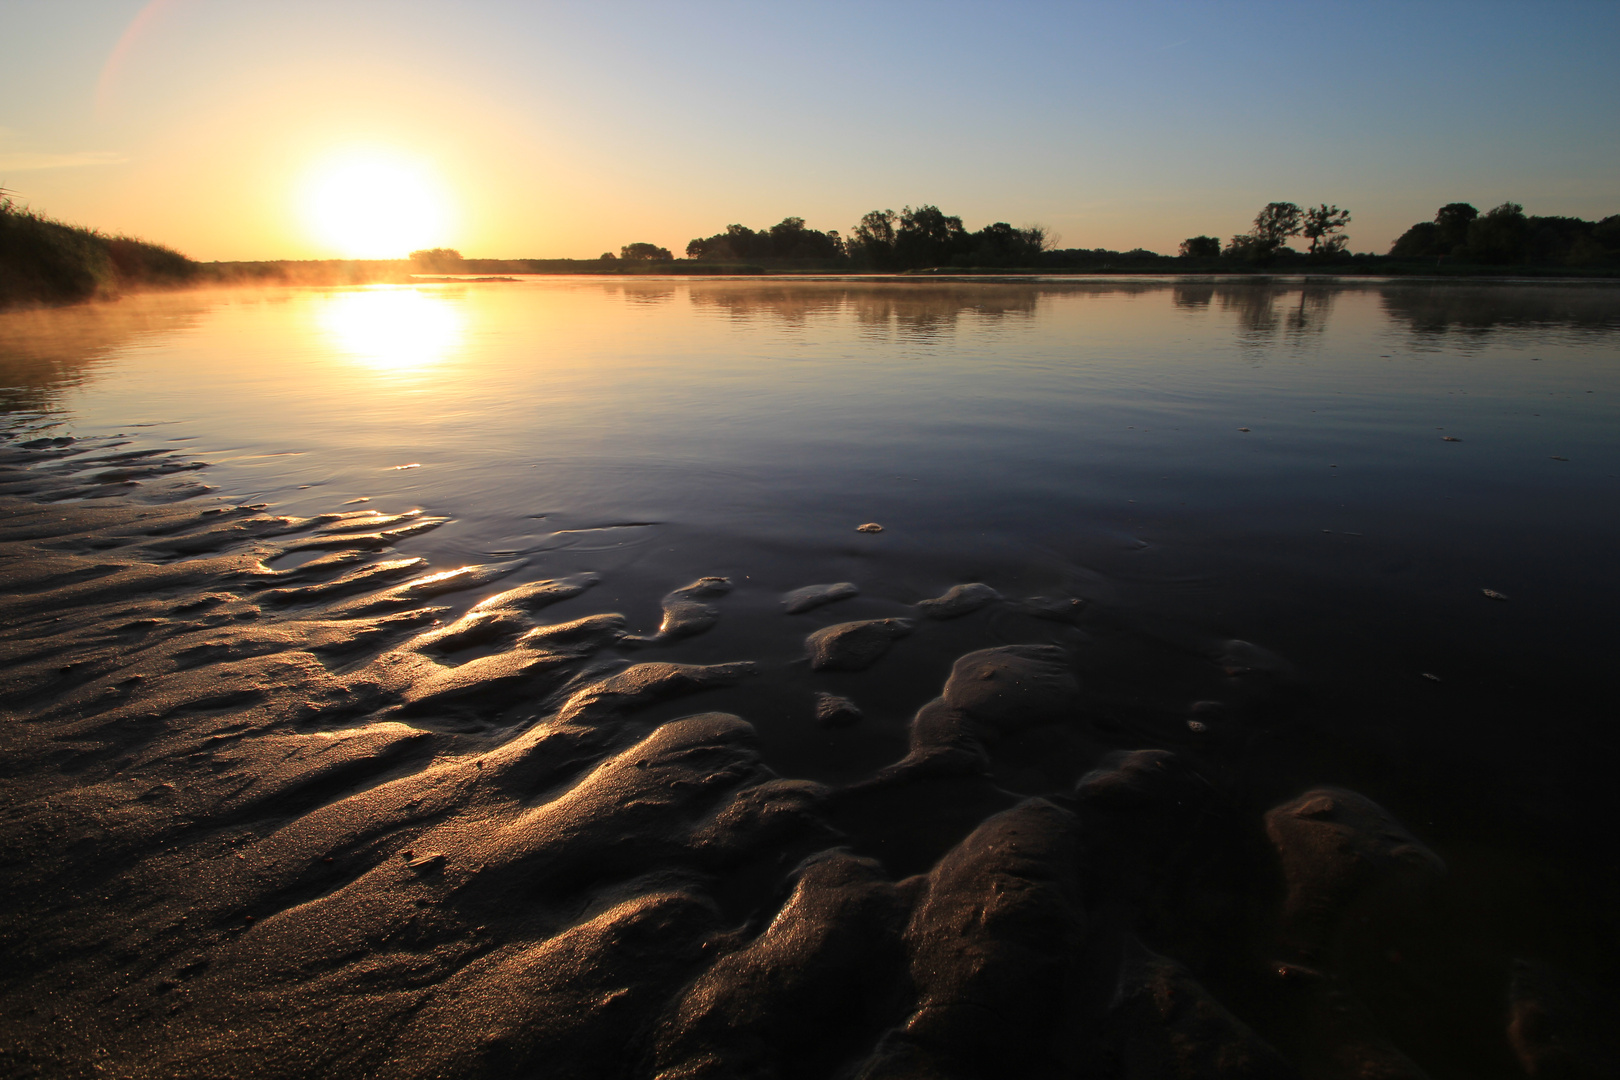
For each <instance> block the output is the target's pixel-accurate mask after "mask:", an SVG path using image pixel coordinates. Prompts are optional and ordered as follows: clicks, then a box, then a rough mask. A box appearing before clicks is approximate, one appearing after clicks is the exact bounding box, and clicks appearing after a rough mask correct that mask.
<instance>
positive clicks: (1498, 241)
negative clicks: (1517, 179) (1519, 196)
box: [1468, 202, 1530, 263]
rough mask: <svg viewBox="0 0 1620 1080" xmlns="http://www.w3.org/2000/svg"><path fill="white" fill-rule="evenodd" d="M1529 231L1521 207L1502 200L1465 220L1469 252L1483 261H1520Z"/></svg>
mask: <svg viewBox="0 0 1620 1080" xmlns="http://www.w3.org/2000/svg"><path fill="white" fill-rule="evenodd" d="M1529 231H1530V230H1529V222H1528V221H1527V220H1525V216H1524V207H1522V206H1520V205H1519V204H1518V203H1513V202H1505V203H1503V204H1502V205H1501V206H1498V207H1495V208H1494V209H1491V210H1487V211H1486V212H1485V213H1483V214H1481V215H1480V216H1479V217H1477V218H1475V219H1474V220H1473V221H1470V222H1469V223H1468V254H1469V256H1470V257H1471V258H1473V259H1476V260H1478V261H1479V262H1484V263H1513V262H1522V261H1524V257H1525V254H1526V251H1525V248H1526V241H1527V240H1528V238H1529Z"/></svg>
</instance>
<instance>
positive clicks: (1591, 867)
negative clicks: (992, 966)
mask: <svg viewBox="0 0 1620 1080" xmlns="http://www.w3.org/2000/svg"><path fill="white" fill-rule="evenodd" d="M0 384H3V385H4V386H5V387H6V389H4V390H3V391H0V393H3V395H4V397H3V399H0V400H3V401H4V403H5V408H6V409H7V411H8V414H9V416H10V421H9V422H10V423H12V424H13V425H14V426H17V427H22V428H29V429H33V428H40V427H49V428H50V429H51V431H50V433H52V434H56V433H73V434H79V435H92V434H108V433H115V432H121V433H124V434H126V435H127V436H129V437H130V438H131V439H132V440H133V444H134V447H136V448H139V447H146V446H176V447H180V448H183V450H184V453H185V454H186V455H188V456H195V457H196V458H197V459H199V460H203V461H207V462H210V463H211V466H210V467H209V468H208V469H207V470H206V471H205V472H204V473H202V474H200V475H202V476H203V477H204V478H205V479H206V480H207V482H208V483H210V484H213V485H216V486H217V491H215V492H213V493H211V494H210V495H209V496H206V497H209V498H224V499H228V500H230V501H232V502H243V501H264V502H268V503H270V504H272V505H273V506H274V507H275V508H276V509H277V510H278V511H281V512H291V513H310V512H318V511H327V510H332V509H336V508H339V507H340V506H341V505H342V504H346V503H348V502H349V501H350V500H354V499H359V498H369V499H370V500H371V502H370V503H369V504H368V505H369V506H371V507H376V508H378V509H384V510H394V509H405V508H408V507H415V506H420V507H423V508H426V509H427V510H429V511H431V512H433V513H437V514H448V515H450V516H452V517H453V519H454V520H453V522H452V523H451V524H450V525H447V526H446V527H444V528H442V529H440V530H438V531H437V532H434V533H431V534H428V535H426V536H424V537H421V538H418V539H414V540H412V541H410V542H409V544H408V545H407V546H408V547H410V548H412V549H414V550H416V551H419V552H421V553H423V554H428V555H431V556H432V557H433V558H434V560H435V562H437V563H441V564H444V565H453V564H457V563H461V562H472V561H478V562H485V561H490V560H491V559H492V558H501V557H511V556H524V557H527V558H529V559H530V560H531V562H530V563H529V565H528V566H527V567H525V569H524V571H522V572H521V573H522V575H523V576H528V577H542V576H552V575H555V574H562V573H570V572H573V571H576V570H583V569H588V570H595V571H599V572H601V573H602V574H603V575H604V579H605V583H604V585H603V586H602V587H601V588H600V589H599V590H598V591H597V592H596V593H593V594H592V595H593V601H596V602H600V603H601V604H602V605H605V606H604V607H603V608H602V609H604V610H620V611H623V612H625V613H626V614H627V615H629V616H630V617H631V619H632V622H633V623H636V622H640V623H643V624H646V626H647V627H649V628H650V627H651V626H652V625H655V624H656V622H657V611H658V598H659V596H661V595H662V594H663V593H664V592H666V591H667V590H668V589H670V588H672V587H674V586H678V585H681V584H684V583H685V582H687V581H689V580H691V579H692V578H694V577H696V576H699V575H703V574H724V575H727V576H729V577H730V578H732V580H733V581H734V582H736V583H737V586H738V588H737V591H736V592H734V593H733V594H732V595H731V596H730V597H728V598H727V599H726V600H725V601H724V602H723V605H722V606H723V609H724V612H725V614H724V617H723V619H722V622H721V624H720V625H719V626H718V627H717V628H716V629H715V630H714V631H713V632H711V633H709V634H707V635H705V636H703V637H701V638H696V639H693V640H691V641H688V642H685V643H682V644H681V645H680V646H679V647H678V648H677V649H676V650H672V652H671V655H670V656H669V658H671V659H679V660H683V661H694V662H695V661H709V660H731V659H742V658H750V659H756V660H760V661H761V662H762V663H764V664H766V665H767V670H768V672H769V673H770V677H768V678H765V679H762V680H759V681H757V682H755V683H752V684H750V685H749V686H746V687H741V688H737V689H735V690H726V691H721V692H718V693H716V694H715V695H713V697H714V705H713V707H716V708H726V709H732V710H734V711H737V712H739V713H742V714H743V715H745V716H748V717H749V718H750V719H751V720H753V721H754V722H755V723H756V724H757V725H758V726H759V728H760V730H761V734H762V737H763V739H764V741H765V745H766V750H767V756H768V759H770V760H771V761H772V764H773V765H775V766H776V767H777V768H778V769H779V770H780V771H782V772H784V773H786V774H788V775H799V776H810V777H814V778H818V779H824V780H829V781H841V780H847V779H851V778H854V777H858V776H861V775H865V774H866V773H868V772H869V771H870V770H872V769H873V768H875V767H877V766H879V765H881V764H883V763H885V762H888V761H892V760H894V759H895V758H896V757H898V756H899V754H900V753H902V752H903V747H904V744H905V725H906V721H907V719H908V718H909V717H910V715H911V714H912V712H914V711H915V710H916V708H917V707H918V706H919V705H921V704H922V703H923V702H924V701H926V700H927V699H928V698H929V697H931V696H933V695H934V694H935V693H937V692H938V687H939V686H940V684H941V681H942V679H943V677H944V674H945V672H946V671H948V669H949V666H950V663H951V662H952V660H953V659H954V658H955V657H956V656H957V655H960V653H962V652H963V651H966V650H968V649H972V648H980V647H984V646H985V645H989V644H995V643H999V642H1005V641H1041V640H1055V641H1061V642H1063V643H1066V644H1069V645H1071V646H1073V647H1075V648H1076V649H1077V650H1079V653H1080V655H1081V656H1082V657H1084V658H1087V659H1083V660H1082V667H1083V668H1085V669H1086V671H1087V675H1088V678H1089V679H1090V685H1091V686H1092V687H1093V689H1094V690H1095V692H1096V693H1097V695H1098V699H1099V701H1101V702H1103V703H1104V704H1103V706H1102V707H1103V709H1104V711H1105V712H1107V711H1110V710H1111V711H1112V713H1113V714H1114V715H1115V716H1116V717H1117V718H1118V722H1119V723H1121V724H1124V725H1127V727H1130V726H1132V725H1134V727H1132V728H1131V729H1132V730H1135V731H1138V732H1140V733H1141V739H1140V741H1141V743H1142V745H1164V746H1169V747H1171V748H1182V747H1184V746H1187V745H1189V743H1190V741H1192V740H1195V739H1196V736H1194V735H1193V734H1192V733H1190V732H1189V731H1188V730H1187V728H1186V725H1185V718H1186V716H1187V715H1188V714H1187V712H1186V709H1187V706H1188V705H1189V704H1190V703H1191V702H1192V701H1193V700H1196V699H1197V698H1199V697H1205V696H1208V695H1209V694H1210V693H1211V692H1212V691H1211V690H1210V686H1211V685H1212V684H1211V683H1210V679H1211V678H1212V677H1213V675H1214V674H1216V672H1215V671H1214V668H1215V665H1214V664H1213V662H1212V660H1211V658H1212V657H1213V656H1215V655H1216V654H1217V653H1218V651H1219V649H1220V648H1221V643H1222V642H1224V641H1226V640H1228V639H1232V638H1239V639H1244V640H1247V641H1250V642H1254V643H1256V644H1258V645H1261V646H1263V647H1264V648H1266V649H1268V650H1271V651H1273V652H1275V653H1276V654H1279V655H1280V656H1281V657H1282V658H1283V659H1284V660H1285V661H1286V662H1287V664H1288V665H1289V668H1290V671H1289V673H1288V675H1287V676H1286V677H1285V678H1283V679H1281V680H1279V682H1280V684H1282V685H1285V686H1286V687H1287V689H1286V691H1285V692H1283V693H1282V695H1281V696H1280V697H1279V698H1277V699H1276V700H1275V701H1273V702H1272V703H1271V704H1270V705H1268V706H1266V708H1267V709H1269V710H1270V711H1265V710H1261V712H1260V713H1257V714H1256V715H1264V716H1266V717H1267V718H1268V719H1267V720H1266V722H1265V724H1264V725H1261V726H1260V727H1259V728H1256V729H1255V730H1263V737H1261V736H1260V735H1254V736H1253V738H1252V742H1251V743H1250V744H1249V749H1248V750H1247V751H1245V754H1246V756H1244V757H1242V758H1241V760H1242V761H1243V762H1244V765H1243V766H1242V767H1243V768H1246V769H1249V770H1251V771H1252V773H1253V775H1254V777H1255V779H1254V786H1255V791H1256V795H1255V799H1256V800H1257V805H1258V806H1259V807H1260V808H1261V809H1263V808H1264V806H1265V805H1270V804H1271V803H1269V802H1266V800H1267V799H1270V800H1272V801H1273V802H1274V801H1278V800H1280V799H1283V798H1288V797H1291V796H1292V795H1293V794H1296V793H1297V792H1298V791H1299V790H1301V789H1302V788H1303V787H1305V786H1308V785H1311V784H1317V783H1338V784H1343V785H1346V786H1350V787H1353V788H1356V789H1358V790H1361V791H1363V792H1365V793H1366V794H1368V795H1370V796H1371V797H1373V798H1375V799H1377V800H1379V801H1380V802H1383V803H1384V804H1385V805H1387V806H1389V807H1390V809H1392V810H1393V811H1394V812H1395V813H1396V814H1397V815H1398V816H1400V817H1401V818H1402V819H1403V820H1404V821H1406V823H1407V824H1408V825H1409V826H1410V827H1411V828H1412V829H1413V831H1414V832H1415V833H1417V835H1419V836H1420V837H1421V838H1423V839H1424V840H1425V841H1426V842H1428V843H1430V844H1431V845H1432V846H1433V847H1435V849H1436V850H1437V851H1439V852H1440V853H1441V854H1442V855H1443V856H1445V857H1446V859H1447V861H1448V863H1449V864H1450V866H1451V870H1452V880H1453V881H1454V882H1455V883H1456V888H1457V892H1458V895H1459V896H1466V897H1467V898H1468V899H1467V900H1466V901H1463V900H1459V901H1458V904H1459V906H1458V908H1457V911H1458V912H1460V913H1461V914H1459V915H1458V917H1459V918H1462V919H1466V920H1468V921H1469V925H1470V926H1471V927H1472V928H1473V929H1472V932H1471V934H1470V935H1469V937H1468V942H1470V944H1466V945H1464V944H1459V945H1458V946H1457V948H1456V951H1455V955H1453V956H1450V957H1449V959H1448V960H1447V963H1448V964H1450V965H1451V966H1452V968H1454V969H1455V970H1456V971H1457V973H1458V977H1459V978H1461V979H1462V980H1463V981H1464V982H1466V975H1467V972H1468V970H1469V965H1470V964H1474V963H1477V964H1479V965H1480V966H1481V970H1483V969H1484V968H1487V967H1490V965H1491V964H1494V963H1495V962H1496V960H1495V959H1488V958H1499V957H1502V956H1510V955H1520V954H1534V955H1537V956H1546V957H1549V958H1552V959H1554V960H1556V961H1558V962H1560V963H1563V964H1565V965H1567V966H1572V967H1575V968H1578V969H1581V970H1583V971H1585V972H1587V973H1588V974H1589V975H1594V976H1601V977H1604V978H1612V977H1613V976H1614V974H1615V971H1616V965H1617V964H1620V922H1617V920H1616V918H1615V915H1614V912H1615V911H1617V910H1620V872H1617V869H1616V856H1617V850H1616V845H1615V843H1614V841H1613V839H1612V833H1611V832H1609V831H1608V830H1606V829H1605V828H1602V827H1601V825H1600V823H1602V822H1604V821H1605V820H1612V818H1613V815H1614V814H1615V813H1616V812H1617V811H1620V798H1617V796H1616V792H1617V791H1620V784H1617V783H1616V781H1615V778H1614V774H1613V770H1614V753H1615V750H1616V748H1617V745H1620V738H1617V737H1616V734H1615V720H1616V712H1615V708H1614V692H1613V690H1612V689H1611V686H1610V680H1611V677H1612V673H1613V671H1614V659H1613V657H1614V652H1615V646H1616V634H1615V630H1614V626H1615V615H1614V610H1615V598H1616V597H1617V596H1620V589H1617V586H1620V569H1617V560H1616V558H1615V552H1616V540H1617V538H1620V498H1617V496H1620V439H1617V434H1616V433H1617V431H1620V287H1616V286H1613V285H1602V284H1590V285H1588V284H1556V285H1548V284H1512V283H1491V284H1465V283H1455V282H1445V283H1433V284H1426V283H1417V282H1407V283H1380V282H1357V283H1353V284H1336V283H1332V282H1314V281H1303V282H1302V281H1298V280H1275V281H1270V282H1254V281H1251V282H1241V283H1210V282H1196V281H1169V280H1166V281H1138V280H1131V281H1120V280H1110V281H1063V282H1007V281H990V282H971V281H962V282H950V281H937V282H906V283H871V282H861V281H858V280H855V281H850V280H829V281H813V282H783V281H779V280H775V281H773V280H761V281H737V280H689V279H680V280H661V279H634V280H608V281H601V280H586V279H532V280H523V281H519V282H513V283H479V284H446V285H431V286H420V287H371V288H358V289H341V290H280V291H266V292H240V293H238V292H226V291H220V292H202V293H193V294H181V295H169V296H153V297H144V298H134V299H130V300H126V301H124V302H121V303H119V304H116V305H111V306H108V307H103V308H95V309H75V310H67V311H58V312H51V313H46V314H34V315H10V316H5V317H4V318H3V319H0ZM1448 437H1449V440H1455V441H1448ZM863 522H878V523H880V524H882V525H883V527H884V531H883V532H882V533H881V534H877V535H863V534H859V533H857V532H855V526H857V525H859V524H861V523H863ZM839 580H851V581H855V582H857V583H858V584H859V585H860V586H861V588H862V590H863V595H862V596H861V597H860V598H859V599H857V600H855V601H850V602H848V603H846V604H841V605H838V606H836V607H834V608H831V609H826V611H825V612H823V613H818V615H817V618H819V619H820V622H821V623H828V622H833V621H838V620H841V619H848V618H861V617H872V616H881V615H903V614H906V613H907V611H908V608H907V605H909V604H911V603H913V602H915V601H916V600H917V599H920V598H923V597H927V596H934V595H937V594H939V593H940V592H942V591H943V590H944V589H945V588H947V587H948V586H950V585H952V584H955V583H957V582H964V581H984V582H988V583H989V584H991V585H993V586H994V587H996V588H997V589H999V590H1000V591H1001V592H1002V593H1003V594H1005V595H1007V596H1009V597H1024V596H1032V595H1046V596H1064V597H1077V598H1081V599H1084V600H1086V601H1088V602H1089V605H1090V606H1089V608H1088V609H1087V611H1088V613H1089V614H1088V621H1085V622H1083V623H1082V624H1081V625H1080V626H1079V627H1068V626H1060V625H1056V624H1052V623H1047V622H1041V621H1040V620H1036V619H1033V618H1030V617H1027V616H1023V615H1019V614H1018V613H1016V612H1015V611H1013V610H1011V609H1005V610H1002V609H998V610H996V611H991V612H986V613H981V614H979V615H975V616H972V617H970V618H968V619H964V620H961V621H959V622H952V623H944V624H937V625H930V626H926V627H924V628H922V629H921V630H919V632H918V633H917V634H916V635H915V636H914V638H911V639H908V640H907V641H906V642H903V643H902V644H901V645H900V646H897V647H896V649H895V650H894V651H893V653H891V654H890V656H888V657H887V658H885V660H884V661H883V662H882V663H880V664H879V665H877V666H876V667H875V668H873V669H872V670H871V671H869V672H865V673H860V674H858V675H845V676H815V677H814V681H812V676H811V675H810V674H809V673H808V672H807V671H806V670H805V669H804V667H803V665H802V663H799V662H798V660H797V658H798V657H799V655H800V653H801V651H802V645H801V642H802V638H803V635H804V633H805V632H806V629H807V626H811V625H815V624H816V623H815V621H814V620H812V621H811V622H809V623H806V622H805V621H802V620H793V619H788V618H786V617H784V616H782V615H781V614H780V612H779V608H778V604H777V596H778V594H779V593H780V592H781V591H783V590H786V589H789V588H793V587H796V586H800V585H804V584H808V583H814V582H828V581H839ZM1483 589H1491V590H1495V591H1497V592H1499V593H1502V594H1505V595H1506V596H1507V597H1509V600H1508V601H1507V602H1505V603H1504V602H1500V601H1492V600H1490V599H1488V598H1486V597H1485V595H1484V594H1483V593H1482V590H1483ZM576 614H577V613H576ZM822 614H825V615H826V618H820V616H821V615H822ZM821 686H830V687H832V688H834V689H840V690H842V691H844V692H848V693H851V694H852V695H853V696H856V697H857V698H858V699H859V700H860V701H861V702H862V704H863V705H864V706H865V707H866V710H867V714H868V718H869V722H866V723H864V724H863V725H861V726H859V727H857V728H852V729H847V730H845V731H838V732H827V731H823V730H821V729H818V728H816V727H815V726H814V724H813V723H809V722H807V720H806V716H807V715H808V712H807V709H808V706H807V705H806V704H805V702H806V701H807V700H808V693H809V691H810V689H811V688H813V687H821ZM688 711H689V710H688ZM1251 734H1252V733H1251ZM1249 737H1250V735H1246V736H1245V738H1249ZM1003 756H1004V757H1005V759H1006V764H1005V766H998V768H1001V769H1002V774H1001V775H1000V776H999V777H998V779H999V780H1000V781H1001V782H1003V783H1004V784H1005V785H1007V786H1009V787H1011V788H1013V789H1015V790H1025V791H1032V792H1038V791H1042V790H1049V789H1052V788H1054V787H1058V786H1066V785H1067V784H1069V783H1071V782H1072V781H1073V779H1074V777H1075V776H1077V775H1078V774H1079V773H1080V772H1083V771H1084V769H1085V768H1088V767H1089V766H1090V764H1091V762H1090V760H1088V759H1087V756H1086V751H1085V749H1084V748H1083V747H1078V746H1071V745H1067V744H1057V743H1041V742H1039V741H1038V740H1037V741H1036V742H1035V743H1032V744H1031V745H1029V746H1026V747H1023V748H1021V749H1020V748H1013V749H1012V750H1009V751H1008V752H1007V753H1006V754H1005V755H1003ZM899 869H905V868H904V867H901V868H899ZM1482 943H1483V944H1482ZM1482 957H1485V958H1487V959H1481V958H1482ZM1493 970H1494V969H1493ZM1490 979H1491V980H1494V976H1490ZM1482 985H1483V984H1482ZM1460 992H1462V991H1460ZM1487 992H1489V993H1499V992H1500V985H1499V983H1497V982H1494V981H1493V982H1491V986H1490V989H1489V990H1488V991H1487V990H1480V991H1479V993H1480V994H1485V993H1487ZM1414 1038H1415V1036H1414Z"/></svg>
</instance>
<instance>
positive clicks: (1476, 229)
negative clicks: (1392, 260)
mask: <svg viewBox="0 0 1620 1080" xmlns="http://www.w3.org/2000/svg"><path fill="white" fill-rule="evenodd" d="M1389 253H1390V254H1391V255H1392V256H1395V257H1396V258H1405V259H1435V260H1436V261H1444V260H1446V259H1450V260H1452V261H1454V262H1466V263H1485V264H1488V265H1537V264H1553V265H1561V266H1599V265H1603V264H1606V263H1607V264H1615V263H1620V214H1610V215H1609V216H1608V217H1606V218H1603V219H1601V220H1599V221H1584V220H1582V219H1581V218H1572V217H1534V216H1526V214H1525V212H1524V207H1523V206H1521V205H1520V204H1518V203H1515V202H1505V203H1503V204H1502V205H1500V206H1497V207H1495V208H1493V209H1490V210H1487V211H1485V212H1484V213H1483V214H1482V213H1480V212H1479V210H1477V209H1476V208H1475V207H1473V206H1472V205H1470V204H1469V203H1461V202H1455V203H1447V204H1446V205H1444V206H1442V207H1441V208H1440V209H1439V210H1436V211H1435V214H1434V220H1433V221H1420V222H1418V223H1417V224H1416V225H1413V226H1412V227H1411V228H1410V229H1407V230H1406V231H1405V232H1404V233H1402V234H1401V235H1400V238H1399V239H1397V240H1396V241H1395V245H1394V246H1393V247H1391V248H1390V249H1389Z"/></svg>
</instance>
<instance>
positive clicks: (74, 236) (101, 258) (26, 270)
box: [0, 195, 199, 308]
mask: <svg viewBox="0 0 1620 1080" xmlns="http://www.w3.org/2000/svg"><path fill="white" fill-rule="evenodd" d="M198 273H199V268H198V264H197V263H194V262H192V261H191V260H190V259H188V258H186V257H185V256H184V255H182V254H180V253H179V252H178V251H175V250H173V249H172V248H166V247H164V246H163V245H161V244H152V243H148V242H146V241H145V240H137V239H135V238H133V237H129V236H108V235H106V234H104V233H101V232H99V231H97V230H95V229H85V228H81V227H79V226H77V225H69V224H66V223H65V222H61V221H56V220H55V219H53V218H48V217H46V216H44V215H43V214H37V213H35V212H33V211H32V210H24V209H21V208H19V207H18V206H17V205H16V204H15V203H13V202H11V201H10V200H9V199H6V198H5V197H4V196H3V195H0V308H3V307H26V306H31V305H47V304H71V303H76V302H78V301H81V300H96V299H104V298H107V297H112V296H117V295H118V294H119V293H121V292H124V291H126V290H129V289H132V288H160V287H169V286H175V285H185V284H189V283H191V282H192V281H194V280H196V278H197V276H198Z"/></svg>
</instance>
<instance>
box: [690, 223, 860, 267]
mask: <svg viewBox="0 0 1620 1080" xmlns="http://www.w3.org/2000/svg"><path fill="white" fill-rule="evenodd" d="M843 254H844V241H843V239H842V238H841V237H840V236H839V235H838V232H837V230H828V231H827V232H818V231H817V230H815V229H807V228H805V226H804V219H803V218H800V217H787V218H783V219H782V220H781V221H780V222H778V223H777V224H775V225H772V226H771V227H770V228H769V229H762V230H760V231H759V232H755V231H754V230H753V229H750V228H748V227H747V226H746V225H727V226H726V231H725V232H723V233H715V234H714V235H713V236H707V237H699V238H697V239H695V240H693V241H692V242H690V243H689V244H687V245H686V257H687V258H689V259H708V260H711V261H714V260H728V259H818V260H823V261H827V260H834V259H838V258H841V257H842V256H843Z"/></svg>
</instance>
